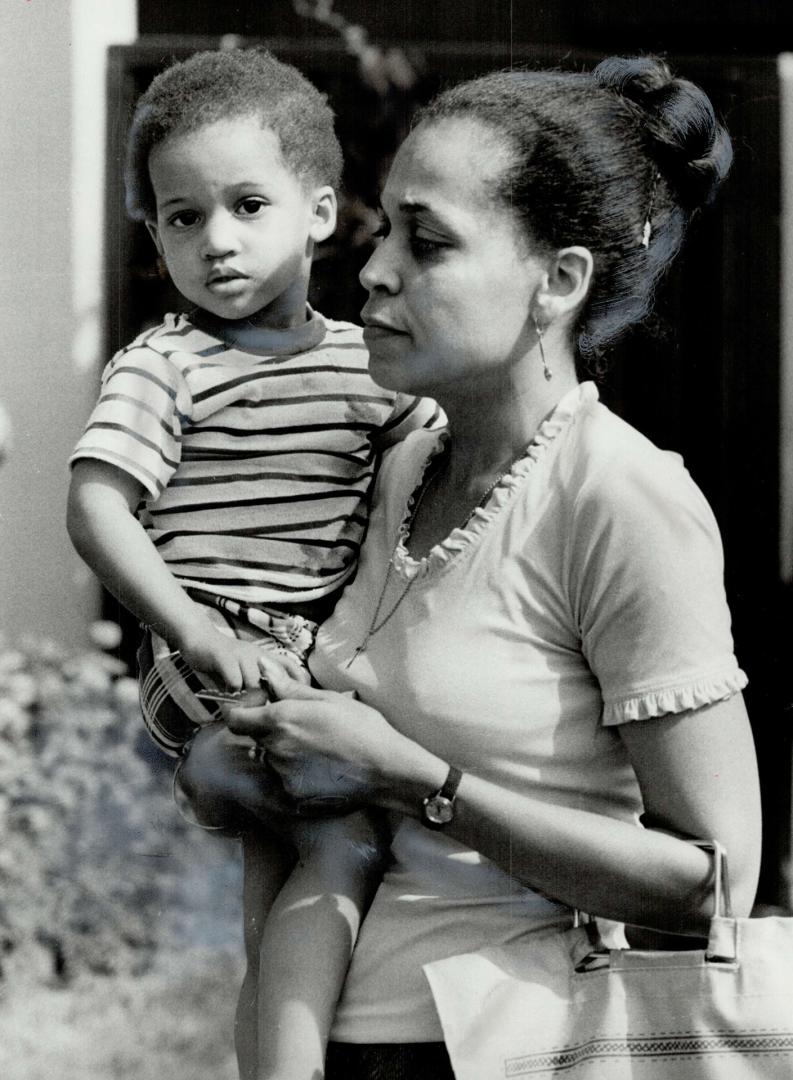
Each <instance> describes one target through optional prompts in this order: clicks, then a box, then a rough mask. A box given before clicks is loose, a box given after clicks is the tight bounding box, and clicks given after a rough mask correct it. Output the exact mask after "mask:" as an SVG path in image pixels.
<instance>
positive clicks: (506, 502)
mask: <svg viewBox="0 0 793 1080" xmlns="http://www.w3.org/2000/svg"><path fill="white" fill-rule="evenodd" d="M438 445H439V436H438V434H437V433H433V432H415V433H414V434H412V435H410V436H409V437H408V438H407V439H406V440H405V442H404V443H403V444H401V445H400V446H397V447H395V448H394V449H393V450H391V451H389V453H388V454H387V455H386V459H385V461H384V464H383V467H382V470H381V473H380V476H379V478H378V484H377V488H376V494H375V503H374V507H373V512H372V517H371V522H370V527H369V534H368V537H367V540H366V544H365V545H364V551H363V555H362V559H361V562H360V566H359V569H358V574H357V577H356V579H355V581H354V582H353V584H352V585H351V586H349V587H348V588H347V590H346V591H345V593H344V595H343V597H342V599H341V601H340V602H339V604H338V606H337V608H336V611H335V613H334V615H333V616H332V618H331V619H330V620H329V621H328V622H326V623H325V624H324V626H323V627H322V628H321V630H320V634H319V637H318V640H317V644H316V647H315V651H314V653H313V655H312V658H311V670H312V673H313V675H314V677H315V678H316V679H317V681H318V682H319V683H320V685H322V686H324V687H326V688H328V689H333V690H355V691H357V693H358V694H359V696H360V698H361V700H362V701H364V702H365V703H366V704H368V705H371V706H373V707H374V708H376V709H378V710H379V711H381V712H382V713H383V715H384V716H385V717H386V718H387V719H388V721H389V722H390V723H391V724H393V726H394V727H396V728H397V729H398V730H399V731H401V732H403V733H404V734H405V735H406V736H408V737H409V738H411V739H414V740H415V741H417V742H419V743H421V744H422V745H423V746H425V747H426V748H427V749H429V750H430V751H432V752H433V753H435V754H437V755H439V756H440V757H442V758H444V759H445V760H447V761H448V762H450V763H452V764H455V765H457V766H458V767H459V768H461V769H463V770H464V771H468V772H470V773H472V774H475V775H477V776H480V777H482V778H483V779H485V780H488V781H491V782H493V783H495V784H498V785H500V786H501V787H503V788H504V789H505V790H508V791H515V792H524V793H525V794H527V795H531V796H532V797H534V798H537V799H540V800H542V801H543V802H546V803H552V804H555V805H560V806H567V807H578V808H582V809H586V810H589V811H592V812H595V813H602V814H605V815H608V816H611V817H614V818H618V819H622V820H626V821H632V820H633V821H637V822H638V815H639V814H640V813H641V810H642V803H641V797H640V792H639V788H638V784H637V781H636V778H635V775H634V772H633V770H632V768H631V766H630V763H629V761H628V758H627V755H626V752H625V749H624V747H623V744H622V741H621V740H620V738H619V735H618V733H617V730H616V727H615V725H618V724H621V723H624V722H627V721H635V720H641V719H644V718H646V717H654V716H660V715H664V714H666V713H676V712H681V711H684V710H688V709H692V708H696V707H699V706H703V705H706V704H709V703H711V702H714V701H718V700H721V699H724V698H727V697H729V696H730V695H731V694H733V693H735V692H736V691H738V690H740V689H741V688H742V687H743V686H744V685H745V683H746V677H745V675H744V674H743V672H742V671H741V670H740V669H739V668H738V665H737V662H736V660H735V657H734V655H733V646H732V638H731V633H730V616H729V611H728V609H727V604H726V600H725V595H724V586H723V560H722V551H721V543H720V539H719V533H718V529H717V526H716V523H715V520H714V518H713V515H712V513H711V511H710V508H709V507H708V505H707V503H706V501H705V499H704V497H703V496H702V494H701V492H700V491H699V489H698V488H697V487H696V486H695V484H694V483H693V481H692V480H691V477H690V476H689V474H688V473H687V471H686V470H685V468H684V467H683V464H682V462H681V460H680V458H679V457H678V456H677V455H674V454H670V453H667V452H664V451H661V450H659V449H658V448H657V447H655V446H654V445H653V444H652V443H651V442H649V441H648V440H647V439H646V438H644V437H643V436H642V435H641V434H639V433H638V432H637V431H636V430H634V429H633V428H631V427H630V426H629V425H628V424H626V423H624V422H623V421H622V420H620V419H619V418H618V417H616V416H615V415H614V414H613V413H611V412H610V411H609V410H608V409H607V408H606V407H605V406H603V405H602V404H601V403H600V402H599V401H598V396H597V391H596V389H595V387H594V386H593V385H592V384H590V383H585V384H583V385H581V386H579V387H577V388H575V389H574V390H573V391H571V392H570V393H569V394H567V395H566V396H565V397H564V398H563V399H562V401H561V402H560V403H559V405H558V406H557V408H556V409H555V410H554V412H553V413H552V414H551V416H550V417H549V418H548V419H547V420H545V421H544V422H543V424H542V425H541V427H540V430H539V431H538V433H537V435H536V436H535V438H534V440H533V441H532V443H531V445H530V446H529V448H528V450H527V453H526V455H525V457H523V458H521V459H520V460H519V461H518V462H517V463H516V464H515V465H513V467H512V469H511V471H510V472H509V473H508V474H507V475H506V476H505V477H503V478H502V480H501V481H500V482H499V483H498V484H497V486H496V487H495V489H494V490H493V492H492V493H491V495H490V496H489V498H488V500H487V501H486V504H485V505H484V506H483V507H481V508H480V509H477V510H476V511H475V512H474V514H473V516H472V518H471V519H470V520H469V521H468V522H467V523H466V524H465V526H464V527H463V528H459V529H456V530H454V531H453V532H452V533H451V535H450V536H449V537H448V538H447V539H445V540H444V541H443V542H442V543H440V544H438V545H436V546H435V547H434V548H433V549H432V550H431V551H430V553H429V555H428V556H427V557H426V558H424V559H421V560H418V561H417V560H414V559H412V558H411V556H410V555H409V554H408V551H407V549H406V546H405V538H406V531H407V529H406V524H405V522H406V520H407V517H408V512H409V505H410V500H411V497H412V494H413V493H414V491H415V489H416V486H417V484H418V483H419V481H420V478H421V476H422V472H423V470H424V469H425V468H426V465H427V462H428V460H429V459H430V458H431V456H432V455H433V453H434V452H437V448H438ZM392 556H393V568H392V571H391V573H390V577H389V581H388V584H387V588H386V591H385V594H384V595H382V599H381V600H380V613H379V617H378V620H377V623H376V625H381V624H382V625H381V629H379V630H378V631H377V632H376V633H374V634H372V635H371V637H370V638H369V640H368V643H367V646H366V648H365V650H364V651H363V652H362V653H360V654H359V655H358V656H357V657H356V658H355V659H354V660H352V662H350V661H351V658H352V657H353V654H354V652H355V649H356V647H357V646H359V645H360V644H361V642H363V641H364V639H365V638H366V636H367V632H368V631H369V630H370V628H371V625H372V620H373V616H374V613H375V608H376V606H377V604H378V600H379V598H381V594H382V593H383V585H384V581H385V577H386V573H387V567H388V563H389V559H391V558H392ZM406 589H407V592H405V590H406ZM403 594H404V595H403ZM400 598H401V599H400ZM397 603H398V607H395V605H396V604H397ZM386 616H388V618H387V619H386V621H385V622H384V623H383V619H384V617H386ZM428 794H429V793H428ZM393 856H394V861H393V865H392V866H391V867H390V868H389V869H388V871H387V873H386V874H385V877H384V880H383V883H382V884H381V886H380V888H379V891H378V893H377V895H376V897H375V900H374V902H373V905H372V907H371V909H370V911H369V913H368V915H367V917H366V920H365V922H364V925H363V928H362V932H361V936H360V939H359V942H358V945H357V948H356V950H355V954H354V957H353V962H352V966H351V968H350V972H349V975H348V978H347V982H346V986H345V990H344V993H343V996H342V999H341V1002H340V1005H339V1009H338V1014H337V1019H336V1023H335V1026H334V1029H333V1036H332V1037H333V1038H334V1039H338V1040H340V1041H347V1042H399V1041H403V1042H411V1041H418V1042H420V1041H431V1040H436V1039H440V1038H441V1037H442V1035H441V1029H440V1024H439V1021H438V1016H437V1012H436V1009H435V1007H434V1002H433V998H432V994H431V991H430V987H429V984H428V981H427V978H426V975H425V973H424V970H423V968H424V966H425V965H428V964H432V963H433V961H436V960H440V959H442V958H444V957H447V956H450V955H455V954H457V953H462V952H471V951H474V950H476V949H478V948H482V947H484V946H486V945H494V944H500V943H503V942H505V941H508V940H511V939H514V938H517V937H520V936H522V935H524V934H527V933H531V932H532V931H534V930H536V929H538V928H542V927H546V926H548V925H553V924H554V923H558V922H563V921H564V920H565V919H567V918H568V917H569V912H568V911H567V909H565V908H562V907H561V906H559V905H557V904H554V903H553V902H551V901H549V900H547V899H545V898H543V897H541V896H539V895H538V894H537V893H535V892H533V891H531V890H530V889H527V888H525V887H524V886H523V885H522V884H521V883H519V882H518V881H517V880H515V879H514V878H512V877H510V876H509V875H508V874H507V873H505V872H504V871H503V870H501V869H500V868H498V867H496V866H495V865H494V864H493V863H491V862H490V861H489V860H487V859H485V858H484V857H483V856H480V855H479V854H477V853H476V852H473V851H471V850H469V849H467V848H466V847H465V846H464V845H462V844H460V843H458V842H457V841H456V840H454V839H452V838H451V837H449V836H447V835H444V834H439V833H434V832H430V831H428V830H426V829H424V828H423V827H422V825H421V824H420V823H419V822H418V821H417V820H415V819H413V818H406V819H401V820H400V821H399V823H398V825H397V828H396V832H395V836H394V841H393ZM434 983H435V984H437V980H434ZM436 991H437V985H436Z"/></svg>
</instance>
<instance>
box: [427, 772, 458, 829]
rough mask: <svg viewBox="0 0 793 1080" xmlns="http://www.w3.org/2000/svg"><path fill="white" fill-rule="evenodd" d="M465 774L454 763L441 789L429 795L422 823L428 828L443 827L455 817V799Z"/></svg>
mask: <svg viewBox="0 0 793 1080" xmlns="http://www.w3.org/2000/svg"><path fill="white" fill-rule="evenodd" d="M462 778H463V774H462V773H461V772H460V770H459V769H456V768H455V767H454V765H450V766H449V775H448V776H447V777H446V780H445V782H444V784H443V787H442V788H441V789H440V791H436V792H435V794H434V795H428V796H427V797H426V799H424V800H423V803H422V807H421V823H422V825H426V827H427V828H428V829H443V828H445V827H446V826H447V825H448V824H449V822H450V821H451V820H452V818H453V817H454V799H455V796H456V794H457V788H458V787H459V786H460V781H461V780H462Z"/></svg>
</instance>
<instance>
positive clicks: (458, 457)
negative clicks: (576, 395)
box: [438, 363, 578, 488]
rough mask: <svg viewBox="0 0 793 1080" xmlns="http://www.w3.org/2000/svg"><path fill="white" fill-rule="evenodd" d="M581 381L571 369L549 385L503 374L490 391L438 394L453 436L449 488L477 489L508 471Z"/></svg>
mask: <svg viewBox="0 0 793 1080" xmlns="http://www.w3.org/2000/svg"><path fill="white" fill-rule="evenodd" d="M577 381H578V380H577V378H576V375H575V368H574V365H573V364H572V363H570V364H565V365H558V366H557V368H556V371H555V372H554V374H553V377H552V378H551V379H550V380H549V381H546V380H545V379H544V378H543V377H542V375H540V378H539V379H538V378H536V377H530V378H527V379H523V380H521V379H517V378H514V377H513V376H511V375H507V376H506V377H505V376H504V374H503V373H501V375H500V377H499V378H497V379H494V380H489V383H490V385H487V382H485V383H484V384H483V381H482V380H478V381H477V385H476V386H466V387H462V388H461V387H459V386H455V387H453V388H451V389H450V388H449V387H443V388H439V389H438V399H439V403H440V404H441V405H442V407H443V409H444V411H445V412H446V416H447V418H448V421H449V431H450V434H451V440H450V451H449V462H448V467H447V469H448V472H447V475H448V479H449V482H450V483H452V484H455V485H460V486H462V487H467V486H471V487H473V488H476V487H478V486H479V485H480V484H481V483H482V482H483V481H484V480H487V479H491V478H492V476H493V474H494V473H497V472H500V471H504V469H507V468H508V467H509V465H510V464H511V462H512V461H513V460H514V459H515V458H517V457H519V456H520V454H521V452H522V451H524V450H525V449H526V447H527V446H528V444H529V443H530V442H531V440H532V439H533V438H534V436H535V434H536V433H537V429H538V428H539V426H540V424H541V423H542V421H543V420H544V419H545V418H546V417H547V416H548V414H549V413H550V412H551V411H552V410H553V409H554V407H555V406H556V405H557V404H558V403H559V401H560V400H561V399H562V398H563V397H564V395H565V394H566V393H568V391H570V390H572V389H573V387H575V386H576V384H577Z"/></svg>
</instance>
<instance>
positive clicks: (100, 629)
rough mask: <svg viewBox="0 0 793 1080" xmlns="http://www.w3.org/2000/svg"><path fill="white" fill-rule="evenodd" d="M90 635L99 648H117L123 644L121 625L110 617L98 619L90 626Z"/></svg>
mask: <svg viewBox="0 0 793 1080" xmlns="http://www.w3.org/2000/svg"><path fill="white" fill-rule="evenodd" d="M88 637H89V638H90V640H91V642H92V644H94V645H96V647H97V648H98V649H107V650H110V649H117V648H118V647H119V645H120V644H121V627H120V626H119V625H118V623H114V622H110V621H109V620H108V619H98V620H97V621H96V622H93V623H91V625H90V627H89V628H88Z"/></svg>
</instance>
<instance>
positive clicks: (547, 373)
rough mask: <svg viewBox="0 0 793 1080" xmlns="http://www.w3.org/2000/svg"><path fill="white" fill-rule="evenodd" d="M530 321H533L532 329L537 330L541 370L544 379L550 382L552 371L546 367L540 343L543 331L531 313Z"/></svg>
mask: <svg viewBox="0 0 793 1080" xmlns="http://www.w3.org/2000/svg"><path fill="white" fill-rule="evenodd" d="M532 321H533V322H534V329H535V330H536V331H537V344H538V345H539V346H540V359H541V360H542V371H543V374H544V375H545V381H546V382H550V381H551V379H552V378H553V372H552V371H551V369H550V368H549V367H548V361H547V360H546V358H545V349H544V348H543V344H542V335H543V334H544V333H545V331H544V330H543V329H542V327H541V326H540V324H539V322H538V321H537V319H536V318H535V317H534V316H533V315H532Z"/></svg>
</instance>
